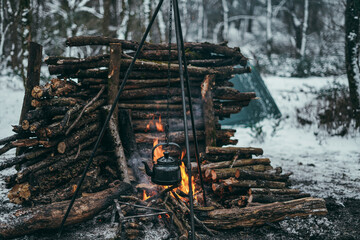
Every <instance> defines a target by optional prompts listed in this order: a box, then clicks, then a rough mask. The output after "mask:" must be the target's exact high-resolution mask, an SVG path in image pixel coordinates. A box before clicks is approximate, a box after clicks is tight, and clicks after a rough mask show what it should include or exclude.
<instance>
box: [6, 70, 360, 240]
mask: <svg viewBox="0 0 360 240" xmlns="http://www.w3.org/2000/svg"><path fill="white" fill-rule="evenodd" d="M334 80H336V81H338V82H340V83H344V84H346V78H345V76H344V77H338V78H336V79H335V78H329V77H328V78H318V77H311V78H306V79H300V78H299V79H298V78H284V77H274V76H266V77H265V82H266V84H267V86H268V88H269V90H270V92H271V94H272V95H273V97H274V98H275V101H276V103H277V104H278V106H279V108H280V110H281V112H282V114H283V117H282V119H281V120H280V121H278V120H271V119H270V120H264V121H262V122H261V123H259V124H258V126H262V131H263V134H262V135H261V137H259V138H254V137H253V135H254V132H252V131H251V130H250V129H249V128H243V127H238V128H237V132H236V135H235V138H236V139H238V140H239V143H238V145H239V146H254V147H261V148H263V149H264V156H265V157H269V158H270V159H271V161H272V165H273V166H281V167H282V168H283V171H284V172H288V171H292V172H294V174H293V175H292V177H291V178H292V180H293V183H294V185H293V187H294V188H299V189H301V190H303V191H304V192H307V193H310V194H312V196H314V197H325V198H327V199H328V197H333V198H334V199H336V201H337V204H335V205H334V204H333V203H332V202H331V200H330V201H329V203H327V204H329V206H335V207H334V208H335V210H334V209H332V210H331V211H332V212H333V213H331V214H329V216H326V217H310V218H306V219H288V220H285V221H282V222H280V223H279V224H278V225H272V227H274V226H275V227H276V228H273V229H271V228H270V229H269V228H268V227H264V228H261V229H260V230H259V229H258V230H256V231H253V230H251V229H250V230H248V231H247V230H246V229H245V231H243V232H236V233H234V234H235V235H234V236H233V235H232V233H226V234H225V235H224V238H219V239H239V236H240V237H241V238H243V239H259V237H261V238H262V239H284V234H285V236H287V237H288V239H308V238H310V237H314V236H315V237H316V236H318V237H319V236H325V237H324V238H323V237H321V238H322V239H330V238H333V237H339V236H340V237H341V236H343V232H344V231H349V232H350V231H355V233H352V235H350V236H357V233H356V229H358V228H357V227H356V223H355V222H352V224H355V226H354V227H349V228H350V230H349V229H347V227H348V226H350V225H348V224H346V221H345V223H344V224H343V226H341V227H336V226H339V225H341V223H343V222H344V219H345V220H346V219H350V221H353V220H354V218H349V216H351V214H352V212H353V209H349V210H348V212H346V213H344V214H343V212H344V211H345V210H346V209H347V208H346V207H345V208H341V209H339V207H338V206H344V205H345V206H349V205H350V206H352V205H354V204H357V203H358V202H359V201H358V200H356V201H350V202H349V200H346V199H351V198H352V199H360V195H359V189H360V147H359V145H360V144H359V143H360V136H359V134H356V133H351V134H350V135H351V136H347V137H338V136H335V137H334V136H328V135H327V134H326V133H324V132H321V131H319V130H318V129H317V128H316V127H314V126H311V127H309V126H308V127H303V126H300V125H299V124H298V123H297V122H296V110H295V108H300V107H303V106H304V105H305V103H306V102H308V101H310V100H312V99H313V97H314V95H313V93H311V92H313V91H309V89H311V88H313V89H320V88H322V87H324V86H327V85H329V84H331V83H332V82H333V81H334ZM23 94H24V92H23V87H22V84H21V82H20V81H19V80H14V79H13V80H12V81H9V78H1V77H0V103H1V107H0V138H3V137H6V136H9V135H11V134H12V132H11V125H12V124H17V123H18V118H19V115H20V111H21V105H22V100H23ZM10 154H13V152H10V153H7V155H8V156H9V155H10ZM2 157H3V156H0V160H1V158H2ZM14 172H15V170H14V169H13V168H12V169H7V170H4V171H2V172H0V212H1V213H2V214H1V216H0V219H3V220H5V221H6V214H5V213H6V212H7V211H9V210H10V209H13V208H16V207H17V206H15V205H13V204H11V203H9V201H8V199H7V196H6V195H7V192H8V190H7V189H5V183H4V180H3V178H4V176H6V175H9V174H12V173H14ZM343 200H344V201H343ZM327 201H328V200H327ZM343 203H344V205H343ZM352 207H355V208H356V206H352ZM329 211H330V209H329ZM337 211H338V212H337ZM342 214H343V215H342ZM353 215H354V214H353ZM355 215H356V214H355ZM355 215H354V216H355ZM336 216H339V219H337V218H336ZM355 219H356V218H355ZM86 225H87V223H84V224H81V225H79V226H78V225H77V226H76V227H75V226H74V229H76V231H71V229H70V230H69V232H67V233H65V234H64V236H63V239H93V238H106V239H108V238H110V239H111V238H113V234H114V232H115V229H112V228H113V226H112V225H109V224H105V226H102V227H103V228H102V227H101V226H100V227H97V228H95V229H89V228H88V227H87V226H86ZM104 229H105V230H106V231H109V232H105V230H104ZM274 229H275V230H274ZM344 229H345V230H344ZM249 231H250V232H249ZM259 231H260V232H259ZM239 234H240V235H239ZM251 234H255V235H254V236H253V235H251ZM322 234H325V235H322ZM347 234H348V233H347ZM349 234H350V233H349ZM150 235H151V236H152V237H154V238H153V239H160V237H159V238H157V236H160V235H161V234H153V233H152V234H150ZM46 236H47V237H49V235H46ZM105 236H106V237H105ZM47 237H41V239H51V238H47ZM289 237H290V238H289ZM21 239H28V238H27V237H25V238H21ZM349 239H351V238H349Z"/></svg>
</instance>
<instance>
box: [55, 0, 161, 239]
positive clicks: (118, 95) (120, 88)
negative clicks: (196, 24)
mask: <svg viewBox="0 0 360 240" xmlns="http://www.w3.org/2000/svg"><path fill="white" fill-rule="evenodd" d="M163 2H164V0H160V1H159V3H158V5H157V7H156V9H155V12H154V15H153V16H152V18H151V21H150V23H149V25H148V26H147V28H146V31H145V33H144V35H143V37H142V39H141V42H140V44H139V47H138V49H137V50H136V53H135V55H134V58H133V60H132V62H131V64H130V66H129V68H128V69H127V71H126V73H125V77H124V80H123V81H122V83H121V85H120V87H119V91H118V93H117V94H116V97H115V100H114V103H113V105H112V106H111V109H110V111H109V113H108V115H107V116H106V119H105V122H104V125H103V127H102V129H101V132H100V134H99V136H98V139H97V140H96V143H95V146H94V149H93V151H92V153H91V156H90V158H89V161H88V163H87V165H86V167H85V169H84V172H83V174H82V176H81V178H80V180H79V182H78V184H77V188H76V191H75V193H74V195H73V197H72V199H71V201H70V204H69V207H68V209H67V210H66V213H65V215H64V218H63V220H62V222H61V225H60V230H59V233H58V236H59V237H60V236H61V232H62V230H63V228H64V224H65V222H66V219H67V217H68V216H69V213H70V210H71V208H72V206H73V204H74V202H75V199H76V196H77V195H78V193H79V191H80V188H81V185H82V183H83V181H84V179H85V176H86V173H87V171H88V170H89V167H90V165H91V163H92V161H93V159H94V156H95V152H96V150H97V149H98V147H99V145H100V142H101V140H102V138H103V136H104V134H105V130H106V127H107V125H108V123H109V120H110V118H111V116H112V114H113V113H114V110H115V107H116V104H117V102H118V101H119V99H120V96H121V92H122V91H123V89H124V87H125V84H126V82H127V80H128V78H129V75H130V73H131V71H132V69H133V67H134V64H135V61H136V59H137V58H138V57H139V54H140V51H141V48H142V47H143V45H144V43H145V40H146V37H147V35H148V34H149V32H150V29H151V26H152V25H153V23H154V21H155V18H156V16H157V14H158V12H159V10H160V8H161V5H162V4H163Z"/></svg>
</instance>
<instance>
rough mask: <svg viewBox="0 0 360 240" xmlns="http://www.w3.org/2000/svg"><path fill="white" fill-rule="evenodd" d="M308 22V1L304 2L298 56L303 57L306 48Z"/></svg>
mask: <svg viewBox="0 0 360 240" xmlns="http://www.w3.org/2000/svg"><path fill="white" fill-rule="evenodd" d="M308 21H309V0H304V21H303V24H302V34H301V47H300V56H301V57H304V56H305V48H306V30H307V28H308Z"/></svg>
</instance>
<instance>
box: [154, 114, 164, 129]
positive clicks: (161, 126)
mask: <svg viewBox="0 0 360 240" xmlns="http://www.w3.org/2000/svg"><path fill="white" fill-rule="evenodd" d="M155 125H156V130H158V132H164V131H165V129H164V126H163V125H162V123H161V115H160V116H159V121H158V122H155Z"/></svg>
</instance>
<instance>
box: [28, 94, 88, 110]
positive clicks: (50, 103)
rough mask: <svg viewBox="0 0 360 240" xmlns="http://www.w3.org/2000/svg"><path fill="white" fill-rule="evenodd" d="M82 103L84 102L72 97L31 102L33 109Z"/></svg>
mask: <svg viewBox="0 0 360 240" xmlns="http://www.w3.org/2000/svg"><path fill="white" fill-rule="evenodd" d="M79 102H80V103H82V102H83V100H81V99H77V98H72V97H59V98H52V99H41V100H38V99H33V100H32V101H31V106H33V107H36V108H38V107H44V106H56V107H61V106H74V105H75V104H76V103H79Z"/></svg>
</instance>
